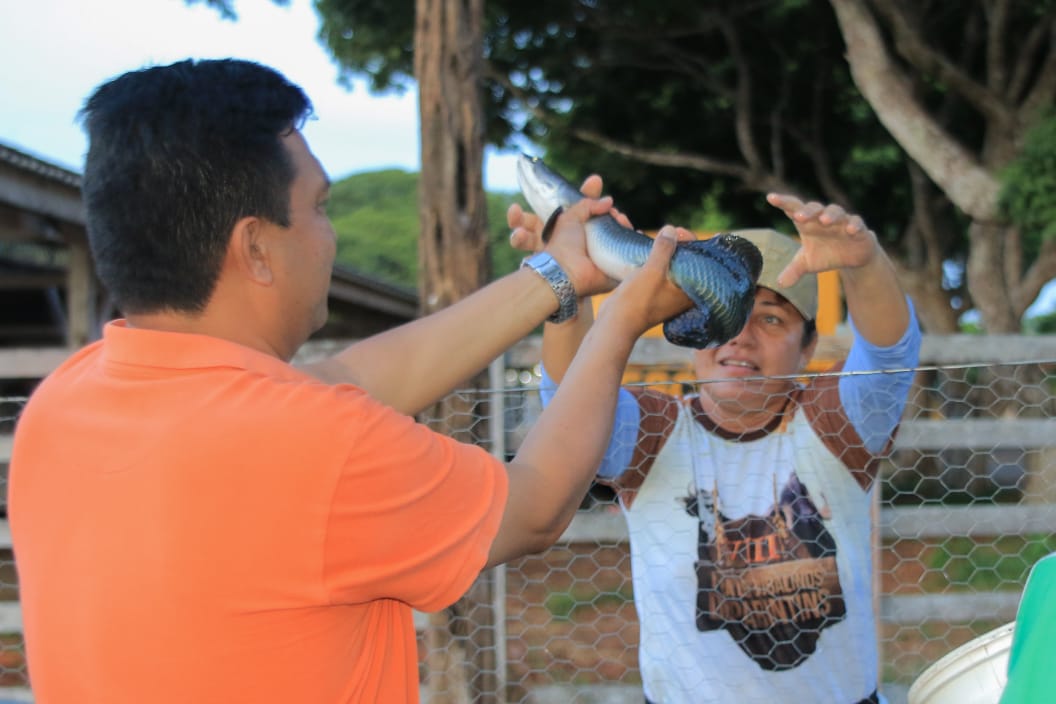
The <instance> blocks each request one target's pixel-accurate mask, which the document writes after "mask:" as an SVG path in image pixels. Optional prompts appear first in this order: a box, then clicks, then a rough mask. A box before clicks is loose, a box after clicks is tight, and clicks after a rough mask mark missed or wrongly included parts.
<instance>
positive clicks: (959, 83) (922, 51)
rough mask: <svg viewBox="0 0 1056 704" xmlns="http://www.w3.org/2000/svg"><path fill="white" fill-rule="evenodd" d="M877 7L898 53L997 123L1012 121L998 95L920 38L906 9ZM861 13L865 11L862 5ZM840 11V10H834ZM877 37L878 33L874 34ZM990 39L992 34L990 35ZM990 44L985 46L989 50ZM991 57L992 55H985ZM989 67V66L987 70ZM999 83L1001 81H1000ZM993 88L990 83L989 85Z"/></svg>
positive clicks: (876, 0)
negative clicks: (891, 34) (888, 28)
mask: <svg viewBox="0 0 1056 704" xmlns="http://www.w3.org/2000/svg"><path fill="white" fill-rule="evenodd" d="M873 4H874V5H875V6H876V8H877V10H878V11H879V12H880V13H881V14H882V15H883V16H884V18H885V19H886V20H887V22H888V26H889V27H890V29H891V31H892V33H893V34H894V37H895V46H896V47H897V48H898V50H899V54H900V55H901V56H902V57H903V58H905V59H906V60H907V61H908V62H909V63H910V64H912V65H913V66H915V67H916V68H917V69H918V70H920V71H921V73H924V74H930V75H934V76H935V77H936V78H938V79H939V80H941V81H942V82H943V83H945V84H946V85H948V86H949V87H950V88H951V89H952V90H954V91H956V92H957V93H958V94H960V95H961V96H963V97H964V99H965V100H967V101H968V102H969V103H971V104H972V105H974V106H975V108H976V109H977V110H979V112H981V113H982V114H983V115H985V116H986V117H987V118H988V119H989V120H993V121H996V122H997V123H998V124H1002V125H1008V124H1011V121H1012V114H1011V112H1010V111H1009V110H1008V108H1007V107H1006V106H1005V104H1004V103H1003V102H1002V101H1001V100H1000V98H999V97H998V96H997V95H996V94H995V93H994V92H992V90H990V89H989V88H987V87H986V86H983V85H981V84H980V83H979V82H978V81H976V80H975V79H973V78H972V77H971V76H970V75H968V74H967V73H965V72H964V71H962V70H961V69H960V67H958V66H957V65H956V64H954V63H953V62H951V61H950V60H949V59H947V58H946V57H945V56H943V55H942V54H941V53H940V52H938V51H935V50H933V49H932V48H931V47H930V46H928V45H927V43H926V42H924V40H923V39H922V38H921V36H920V32H919V31H917V28H916V27H915V26H913V25H912V24H911V23H910V22H909V20H908V18H907V17H906V14H905V11H904V10H903V9H902V8H901V7H900V6H899V5H898V3H896V2H894V0H873ZM862 9H863V11H864V12H866V13H867V12H868V10H865V8H864V7H863V8H862ZM837 14H839V11H837ZM877 36H878V38H879V34H877ZM991 38H992V35H991ZM989 49H990V47H988V53H989ZM988 58H992V57H988ZM990 68H991V67H988V70H990ZM999 85H1000V84H999ZM991 87H993V86H991Z"/></svg>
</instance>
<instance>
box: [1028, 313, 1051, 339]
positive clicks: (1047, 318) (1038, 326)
mask: <svg viewBox="0 0 1056 704" xmlns="http://www.w3.org/2000/svg"><path fill="white" fill-rule="evenodd" d="M1023 332H1024V333H1026V334H1027V335H1052V334H1056V311H1053V312H1050V313H1043V314H1041V315H1035V316H1033V317H1031V318H1027V319H1026V320H1024V321H1023Z"/></svg>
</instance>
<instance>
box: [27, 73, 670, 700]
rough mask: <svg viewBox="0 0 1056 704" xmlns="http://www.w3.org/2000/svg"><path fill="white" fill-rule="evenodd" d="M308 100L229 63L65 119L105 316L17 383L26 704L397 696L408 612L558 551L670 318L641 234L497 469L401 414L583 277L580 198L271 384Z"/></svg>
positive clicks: (163, 76) (327, 229) (661, 276)
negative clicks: (53, 364)
mask: <svg viewBox="0 0 1056 704" xmlns="http://www.w3.org/2000/svg"><path fill="white" fill-rule="evenodd" d="M310 110H311V106H310V103H309V101H308V99H307V98H306V97H305V95H304V94H303V92H302V91H301V90H300V89H299V88H298V87H297V86H294V85H292V84H290V83H289V82H288V81H286V79H285V78H284V77H282V76H281V75H280V74H278V73H276V72H275V71H273V70H271V69H268V68H265V67H263V66H260V65H258V64H254V63H250V62H245V61H236V60H223V61H198V62H195V61H184V62H180V63H176V64H173V65H170V66H164V67H152V68H148V69H143V70H140V71H134V72H130V73H127V74H124V75H122V76H119V77H117V78H116V79H114V80H112V81H110V82H108V83H106V84H104V85H102V86H101V87H100V88H98V89H97V90H96V91H95V92H94V93H93V95H92V96H91V97H90V98H89V100H88V102H87V103H86V105H85V108H84V110H83V112H82V118H83V121H84V124H85V126H86V129H87V132H88V136H89V151H88V155H87V159H86V164H85V172H84V198H85V204H86V208H87V215H88V233H89V239H90V243H91V248H92V254H93V257H94V260H95V264H96V269H97V271H98V273H99V276H100V278H101V280H102V282H103V284H104V285H105V286H106V287H107V289H108V291H109V293H110V294H111V295H112V296H113V298H114V300H115V301H116V302H117V304H118V306H119V308H120V309H121V310H122V312H123V314H124V316H125V318H124V319H123V320H118V321H114V322H111V323H109V324H108V325H107V326H106V328H105V330H104V335H103V339H102V340H101V341H99V342H97V343H95V344H92V345H90V346H88V347H86V348H84V349H82V350H81V351H79V352H78V353H76V354H75V355H73V357H72V358H71V359H70V360H69V361H68V362H66V363H65V364H64V365H63V366H62V367H61V368H60V369H58V370H57V371H56V372H55V373H54V374H52V375H51V376H50V377H49V378H48V379H46V380H45V381H44V382H43V383H42V384H41V385H40V387H39V388H38V389H37V391H36V392H35V393H34V394H33V397H32V398H31V400H30V402H29V403H28V405H27V406H26V409H25V411H24V413H23V414H22V416H21V418H20V421H19V424H18V428H17V431H16V435H15V445H14V454H13V459H12V468H11V481H10V496H9V505H10V521H11V530H12V536H13V540H14V548H15V555H16V559H17V564H18V569H19V577H20V587H21V599H22V606H23V614H24V626H25V636H26V647H27V657H28V663H29V673H30V679H31V684H32V687H33V689H34V692H35V695H36V697H37V700H38V701H40V702H47V703H48V704H64V703H67V702H68V703H75V704H94V703H98V704H103V703H104V702H105V704H132V703H135V704H145V703H148V702H149V703H150V704H166V703H169V702H171V703H174V704H175V703H176V702H179V703H180V704H186V703H188V702H193V703H195V704H202V703H207V702H224V703H228V702H253V703H254V704H260V703H262V702H281V703H282V704H289V703H291V702H297V703H298V704H305V703H314V702H319V703H324V702H325V703H327V704H331V703H334V702H385V703H390V702H411V701H415V700H416V699H417V696H418V695H417V692H418V676H417V657H416V651H415V638H414V630H413V625H412V619H411V617H412V608H416V609H421V610H423V611H431V610H437V609H440V608H443V607H444V606H446V605H449V604H451V603H452V602H454V601H455V600H456V599H458V598H459V597H460V596H461V595H462V594H463V592H464V591H465V590H466V589H467V588H468V587H469V586H470V584H471V583H472V581H473V580H474V578H475V577H476V576H477V574H478V573H479V572H480V570H481V569H483V568H485V567H488V566H491V565H497V564H499V563H502V562H504V561H506V560H509V559H511V558H515V557H518V556H521V555H524V554H526V553H530V552H534V551H539V550H541V549H543V548H545V547H547V546H548V545H549V544H551V543H552V542H553V541H554V540H556V539H557V537H558V536H560V534H561V533H562V531H563V530H564V528H565V527H566V525H567V524H568V522H569V520H571V517H572V516H573V514H574V512H575V510H576V507H577V506H578V504H579V502H580V500H581V497H582V496H583V494H584V493H585V491H586V489H587V487H588V486H589V484H590V481H591V477H592V476H593V473H594V469H595V467H596V466H597V464H598V462H599V461H600V459H601V455H602V450H603V448H604V444H605V442H606V440H607V438H608V434H609V430H610V424H611V419H612V416H613V409H614V403H615V399H616V392H615V389H617V388H618V386H619V380H620V375H621V373H622V370H623V368H624V365H625V363H626V361H627V357H628V355H629V353H630V350H631V347H632V345H633V343H634V340H635V339H636V338H637V336H638V335H639V334H641V333H642V332H644V331H645V330H647V329H648V328H649V327H651V326H652V325H654V324H656V323H657V322H659V321H661V320H663V319H666V318H668V317H671V316H672V315H674V314H676V313H678V312H680V311H682V310H684V309H686V308H687V307H688V306H689V301H688V299H687V298H686V297H685V296H684V295H683V294H682V293H681V292H680V291H679V290H678V289H677V288H675V287H674V286H673V285H672V284H670V283H668V282H667V279H666V270H667V264H668V262H669V259H670V256H671V254H672V252H673V250H674V244H675V239H674V238H675V236H676V233H675V232H674V230H673V229H672V228H666V229H665V231H664V236H662V237H660V238H658V241H657V245H656V246H655V247H654V248H653V254H652V256H651V258H650V259H649V261H648V262H647V263H646V265H645V266H644V267H642V268H641V269H640V270H639V271H638V272H637V274H636V275H634V276H631V277H629V278H628V279H627V280H626V281H625V282H624V283H623V284H621V285H620V286H619V287H618V288H617V289H616V291H615V292H614V294H613V296H612V297H611V298H610V300H609V303H608V305H607V306H606V308H605V309H604V310H603V311H602V313H601V314H600V316H599V320H598V321H597V322H596V323H595V325H594V326H593V329H592V332H591V337H590V338H589V339H588V340H587V341H586V342H585V343H584V345H583V349H582V351H581V353H580V355H579V357H578V358H577V361H576V362H575V363H574V364H573V366H572V368H571V369H570V370H569V371H568V373H567V374H566V376H565V378H564V381H563V383H562V385H561V391H560V392H559V393H558V395H557V397H556V398H555V399H554V401H553V402H552V403H551V404H550V406H549V407H548V408H547V410H546V411H545V412H544V413H543V414H542V416H541V417H540V419H539V421H538V422H537V424H536V425H535V426H534V428H533V430H532V431H531V432H530V433H529V435H528V436H527V438H526V439H525V441H524V443H523V445H522V446H521V448H520V450H519V451H518V453H517V456H516V457H515V458H514V459H513V461H511V462H510V463H509V464H503V463H502V462H500V461H499V460H497V459H495V458H493V457H491V456H490V455H488V454H487V453H486V452H485V451H484V450H482V449H480V448H478V447H474V446H471V445H467V444H462V443H458V442H455V441H454V440H452V439H451V438H448V437H446V436H443V435H440V434H437V433H434V432H432V431H430V430H429V429H427V428H426V427H424V426H422V425H420V424H417V423H415V422H414V420H413V418H412V416H413V414H414V413H416V412H418V411H420V410H422V409H424V408H426V407H427V406H428V405H430V404H431V403H434V402H435V401H436V400H438V399H439V398H441V397H442V396H443V395H444V394H446V393H447V392H449V391H450V390H451V389H453V388H454V387H455V386H456V385H457V384H458V383H460V382H461V381H462V380H464V379H466V378H469V377H470V376H471V375H472V374H473V373H475V372H477V371H478V370H479V369H481V368H483V367H484V366H485V365H486V364H487V363H488V362H489V361H490V360H492V359H494V358H495V357H496V356H498V355H499V354H500V353H501V352H502V351H503V350H504V349H506V348H507V347H508V346H509V345H511V344H513V343H514V342H515V341H517V340H518V339H520V338H521V337H523V336H524V335H525V334H527V333H529V332H530V331H531V330H532V329H534V328H535V326H537V325H538V324H539V323H540V322H541V321H542V320H543V319H544V318H547V316H550V319H553V320H561V319H567V318H568V317H570V316H572V315H574V314H575V304H576V298H577V297H580V296H585V295H589V294H591V293H594V292H598V291H601V290H604V289H607V288H611V285H612V282H611V281H608V280H607V279H606V277H605V276H604V275H603V274H602V273H601V272H600V271H599V270H597V269H596V268H595V267H594V266H593V264H591V262H590V260H589V258H588V257H587V255H586V249H585V245H584V232H583V223H584V222H585V221H586V220H587V219H588V218H589V217H590V216H591V215H592V214H600V213H604V212H607V211H608V210H609V208H610V203H609V201H608V200H593V199H586V200H584V201H581V202H580V203H579V204H577V205H576V206H575V207H573V208H570V209H569V210H568V212H567V213H566V214H565V215H563V216H561V218H560V219H559V220H558V222H557V225H556V228H555V232H554V237H553V239H552V241H551V243H550V245H549V246H548V248H547V250H546V253H545V254H544V255H543V256H539V255H536V256H534V257H532V258H530V259H529V260H528V263H529V266H527V267H525V268H522V269H521V270H520V271H518V272H515V273H513V274H510V275H509V276H507V277H505V278H503V279H500V280H499V281H497V282H495V283H493V284H491V285H489V286H487V287H485V288H483V289H481V290H480V291H478V292H477V293H475V294H474V295H472V296H470V297H468V298H466V299H464V300H463V301H460V302H459V303H457V304H455V305H453V306H451V307H449V308H448V309H446V310H444V311H442V312H440V313H437V314H435V315H432V316H428V317H426V318H423V319H420V320H417V321H414V322H412V323H409V324H407V325H405V326H403V327H400V328H397V329H394V330H391V331H389V332H386V333H384V334H381V335H378V336H375V337H372V338H369V339H366V340H363V341H362V342H359V343H356V344H354V345H352V346H351V347H349V348H348V349H346V350H345V351H343V352H341V353H340V354H338V355H337V356H335V357H333V358H331V359H328V360H326V361H324V362H321V363H318V364H315V365H312V366H310V367H307V368H304V369H297V368H294V367H292V366H291V365H290V364H288V361H287V360H289V359H290V357H291V356H292V355H293V354H294V352H295V351H296V350H297V349H298V347H300V345H301V344H302V343H303V342H304V341H305V339H307V337H308V336H309V334H311V333H312V332H313V331H314V330H316V329H318V328H319V326H320V325H322V324H323V322H324V321H325V320H326V316H327V308H326V301H327V288H328V285H329V275H330V270H331V266H332V264H333V259H334V253H335V236H334V231H333V229H332V227H331V224H330V221H329V219H328V218H327V215H326V199H327V196H328V192H329V181H328V179H327V177H326V174H325V173H324V172H323V170H322V168H321V167H320V165H319V163H318V161H317V160H316V158H315V157H314V156H313V155H312V153H311V151H310V150H309V148H308V145H307V143H306V142H305V140H304V138H303V136H302V135H301V133H300V131H299V129H298V128H299V126H300V124H301V122H302V121H303V119H304V118H305V117H306V116H307V115H308V114H309V113H310ZM678 234H679V235H681V236H686V233H684V232H682V233H678ZM555 311H556V312H555Z"/></svg>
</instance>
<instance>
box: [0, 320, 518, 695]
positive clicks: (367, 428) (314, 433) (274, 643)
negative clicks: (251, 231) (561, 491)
mask: <svg viewBox="0 0 1056 704" xmlns="http://www.w3.org/2000/svg"><path fill="white" fill-rule="evenodd" d="M506 491H507V479H506V474H505V468H504V466H503V465H502V463H501V462H499V461H498V460H496V459H495V458H493V457H491V456H490V455H488V454H487V453H486V452H484V451H483V450H482V449H480V448H478V447H474V446H470V445H465V444H461V443H457V442H455V441H453V440H451V439H450V438H448V437H446V436H443V435H439V434H437V433H434V432H432V431H430V430H429V429H428V428H426V427H424V426H422V425H420V424H418V423H415V422H414V420H413V419H412V418H409V417H407V416H404V415H401V414H399V413H397V412H395V411H393V410H392V409H390V408H388V407H386V406H384V405H382V404H380V403H378V402H376V401H375V400H373V399H371V398H370V397H369V396H368V395H367V394H366V393H365V392H364V391H362V390H361V389H359V388H358V387H354V386H350V385H343V386H327V385H324V384H322V383H320V382H318V381H316V380H314V379H313V378H311V377H309V376H307V375H305V374H304V373H302V372H300V371H298V370H297V369H295V368H293V367H291V366H290V365H288V364H285V363H284V362H282V361H280V360H278V359H275V358H273V357H269V356H267V355H264V354H261V353H259V352H256V351H253V350H250V349H248V348H245V347H242V346H239V345H236V344H233V343H230V342H226V341H223V340H219V339H215V338H210V337H205V336H201V335H188V334H179V333H163V332H157V331H149V330H138V329H131V328H128V327H126V326H125V325H124V324H123V323H122V322H121V321H118V322H116V323H111V324H109V325H107V327H106V329H105V332H104V339H103V340H102V341H101V342H99V343H96V344H94V345H91V346H89V347H87V348H85V349H83V350H82V351H80V352H78V353H77V354H75V355H74V356H73V357H72V358H71V359H70V360H69V361H68V362H66V363H65V364H64V365H63V366H62V367H61V368H59V369H58V370H57V371H55V372H54V373H53V374H52V375H51V376H49V377H48V378H47V379H46V380H45V381H44V382H43V383H42V384H41V385H40V386H39V388H38V389H37V391H36V392H35V393H34V394H33V395H32V397H31V399H30V401H29V403H28V404H27V406H26V408H25V410H24V412H23V413H22V415H21V417H20V419H19V422H18V425H17V428H16V431H15V441H14V451H13V456H12V461H11V476H10V488H9V515H10V522H11V533H12V538H13V541H14V550H15V558H16V564H17V566H18V572H19V582H20V589H21V600H22V610H23V619H24V628H25V638H26V647H27V658H28V664H29V675H30V680H31V685H32V687H33V690H34V693H35V696H36V700H37V701H38V702H41V703H42V704H52V703H57V704H64V703H66V702H69V703H75V704H96V703H98V704H104V703H105V704H124V703H128V704H132V703H135V704H145V703H147V702H150V703H151V704H168V703H170V702H171V703H172V704H176V703H177V702H179V703H180V704H186V703H188V702H194V703H195V704H203V703H208V702H218V703H219V702H224V703H225V704H228V703H230V702H254V703H255V704H259V703H261V702H276V703H280V702H281V703H282V704H291V703H292V702H297V703H298V704H305V703H314V702H319V703H320V704H321V703H323V702H325V703H326V704H333V703H335V702H386V703H387V702H414V701H417V699H418V672H417V652H416V642H415V636H414V628H413V624H412V611H411V610H412V607H413V608H417V609H420V610H423V611H435V610H438V609H440V608H443V607H445V606H447V605H449V604H451V603H452V602H454V601H455V600H456V599H458V597H460V596H461V595H462V594H463V593H464V592H465V590H466V589H467V588H468V587H469V586H470V584H471V583H472V582H473V580H474V579H475V577H476V575H477V574H478V572H479V571H480V569H481V568H482V567H483V565H484V563H485V559H486V556H487V552H488V548H489V546H490V545H491V542H492V540H493V539H494V536H495V534H496V532H497V530H498V524H499V520H500V518H501V516H502V511H503V508H504V506H505V500H506Z"/></svg>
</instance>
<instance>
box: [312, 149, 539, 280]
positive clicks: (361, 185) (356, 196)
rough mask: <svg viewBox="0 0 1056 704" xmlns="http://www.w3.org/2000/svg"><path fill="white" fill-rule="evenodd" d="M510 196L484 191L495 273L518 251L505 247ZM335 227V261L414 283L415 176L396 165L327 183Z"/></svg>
mask: <svg viewBox="0 0 1056 704" xmlns="http://www.w3.org/2000/svg"><path fill="white" fill-rule="evenodd" d="M515 199H516V196H514V195H513V194H510V193H489V194H487V201H488V232H489V241H490V243H491V264H492V271H493V272H494V276H495V277H498V276H501V275H503V274H506V273H509V272H511V271H513V270H514V269H516V268H517V266H518V264H519V263H520V260H521V257H522V256H523V253H521V252H518V251H516V250H514V249H513V248H512V247H510V245H509V241H508V237H509V229H508V228H507V227H506V208H507V207H508V206H509V205H510V204H511V203H512V202H514V200H515ZM328 209H329V213H330V219H331V220H332V221H333V223H334V229H335V230H336V231H337V262H338V263H339V264H342V265H344V266H349V267H352V268H353V269H356V270H358V271H360V272H362V273H364V274H368V275H370V276H376V277H378V278H381V279H383V280H386V281H388V282H390V283H394V284H398V285H401V286H406V287H409V288H412V289H413V288H417V286H418V278H417V277H418V237H419V226H418V222H419V220H418V175H417V174H415V173H409V172H407V171H400V170H398V169H390V170H383V171H373V172H367V173H360V174H353V175H351V176H348V177H347V178H344V179H341V180H340V181H337V182H336V183H334V184H333V186H332V188H331V191H330V203H329V206H328Z"/></svg>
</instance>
